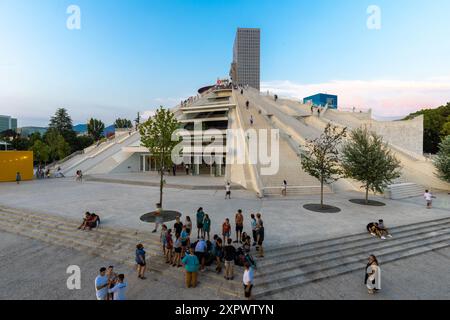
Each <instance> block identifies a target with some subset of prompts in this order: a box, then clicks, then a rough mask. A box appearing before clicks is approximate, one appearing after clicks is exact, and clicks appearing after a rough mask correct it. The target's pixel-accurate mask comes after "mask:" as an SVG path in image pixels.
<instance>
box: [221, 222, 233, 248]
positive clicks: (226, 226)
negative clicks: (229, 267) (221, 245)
mask: <svg viewBox="0 0 450 320" xmlns="http://www.w3.org/2000/svg"><path fill="white" fill-rule="evenodd" d="M222 236H223V241H224V242H225V244H227V243H228V239H229V240H231V225H230V219H228V218H226V219H225V222H224V223H223V224H222Z"/></svg>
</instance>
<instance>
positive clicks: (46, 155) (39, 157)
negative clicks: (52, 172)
mask: <svg viewBox="0 0 450 320" xmlns="http://www.w3.org/2000/svg"><path fill="white" fill-rule="evenodd" d="M30 151H33V156H34V160H35V161H37V162H38V163H39V165H41V163H44V164H46V163H47V162H48V160H49V159H50V152H51V151H50V147H49V146H48V145H47V144H45V143H44V142H42V140H36V141H35V142H34V144H33V145H32V146H31V148H30Z"/></svg>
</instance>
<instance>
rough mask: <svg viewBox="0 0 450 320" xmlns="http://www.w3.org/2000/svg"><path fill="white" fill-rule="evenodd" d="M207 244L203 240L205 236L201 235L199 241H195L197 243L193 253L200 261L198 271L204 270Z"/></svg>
mask: <svg viewBox="0 0 450 320" xmlns="http://www.w3.org/2000/svg"><path fill="white" fill-rule="evenodd" d="M207 248H208V247H207V244H206V241H205V238H204V237H203V236H202V237H201V239H200V240H199V241H197V244H196V245H195V255H196V256H197V258H198V261H200V272H203V271H205V258H206V257H205V256H206V252H207V251H208V250H207Z"/></svg>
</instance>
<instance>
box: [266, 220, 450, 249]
mask: <svg viewBox="0 0 450 320" xmlns="http://www.w3.org/2000/svg"><path fill="white" fill-rule="evenodd" d="M449 221H450V217H446V218H440V219H434V220H426V221H420V222H414V223H410V224H406V225H401V226H393V227H389V228H388V229H389V232H391V233H392V234H393V235H394V236H395V235H396V236H398V235H399V233H401V232H404V231H409V230H415V229H417V228H424V227H429V226H436V225H440V224H442V223H447V222H449ZM367 236H368V232H367V231H364V232H361V233H358V234H354V235H350V236H349V235H345V236H339V237H334V238H330V239H324V240H318V241H313V242H309V243H297V244H295V243H294V244H289V245H286V244H281V245H277V246H271V247H267V248H265V250H264V253H265V255H266V256H268V257H276V256H277V255H282V254H284V253H286V252H299V251H308V250H312V251H315V250H318V249H321V248H329V247H332V246H339V245H343V244H346V243H348V242H353V241H360V240H364V239H367Z"/></svg>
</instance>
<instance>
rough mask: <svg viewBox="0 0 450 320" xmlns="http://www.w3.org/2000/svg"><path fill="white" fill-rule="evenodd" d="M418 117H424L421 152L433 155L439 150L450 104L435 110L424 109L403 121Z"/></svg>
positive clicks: (448, 115) (449, 113)
mask: <svg viewBox="0 0 450 320" xmlns="http://www.w3.org/2000/svg"><path fill="white" fill-rule="evenodd" d="M419 115H423V116H424V140H423V151H424V152H426V153H432V154H435V153H437V152H438V150H439V143H440V142H441V141H442V138H444V136H443V135H444V133H443V132H442V131H443V128H444V126H445V125H446V123H447V122H449V117H450V102H449V103H447V105H445V106H440V107H439V108H436V109H424V110H420V111H417V112H415V113H412V114H410V115H409V116H408V117H406V118H405V120H410V119H413V118H415V117H417V116H419Z"/></svg>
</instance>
